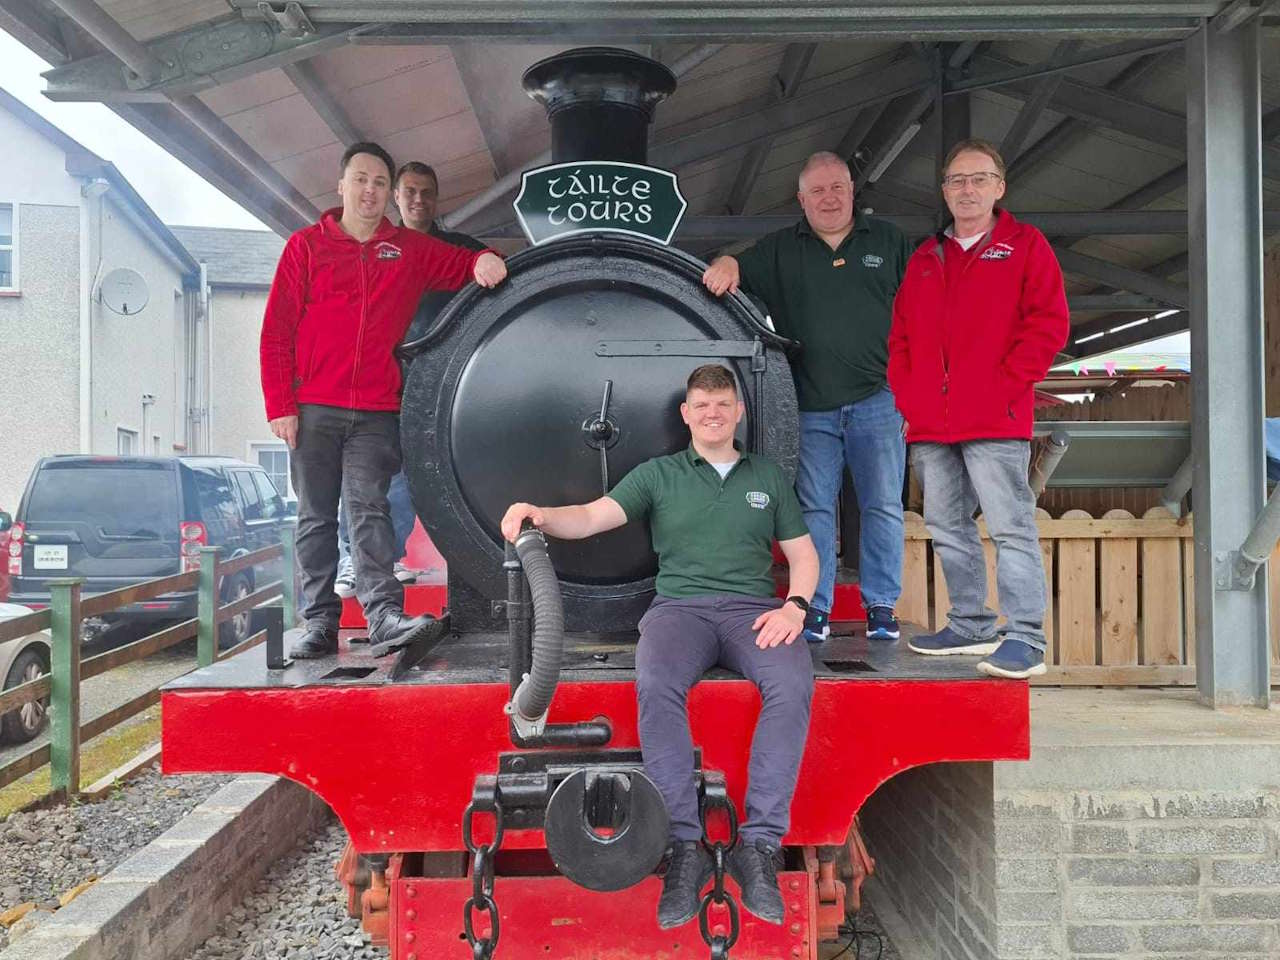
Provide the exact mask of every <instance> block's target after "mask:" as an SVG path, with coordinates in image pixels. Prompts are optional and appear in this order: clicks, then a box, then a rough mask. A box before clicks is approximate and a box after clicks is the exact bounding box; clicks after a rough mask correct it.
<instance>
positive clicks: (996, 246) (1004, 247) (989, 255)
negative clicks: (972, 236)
mask: <svg viewBox="0 0 1280 960" xmlns="http://www.w3.org/2000/svg"><path fill="white" fill-rule="evenodd" d="M1011 256H1013V247H1011V246H1009V244H1007V243H993V244H992V245H991V246H989V247H988V248H987V249H986V250H983V251H982V256H980V257H979V258H978V259H979V260H1008V259H1009V258H1010V257H1011Z"/></svg>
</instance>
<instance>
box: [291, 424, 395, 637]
mask: <svg viewBox="0 0 1280 960" xmlns="http://www.w3.org/2000/svg"><path fill="white" fill-rule="evenodd" d="M289 469H290V472H291V474H292V477H293V489H294V490H295V491H296V492H297V494H298V535H297V541H298V551H297V552H298V567H299V569H300V571H301V574H302V604H301V609H300V610H299V613H300V614H301V615H302V618H303V619H304V620H305V621H306V624H307V626H308V627H312V628H316V627H318V628H322V629H326V630H337V629H338V619H339V617H340V615H341V613H342V601H341V600H339V599H338V595H337V594H336V593H334V592H333V581H334V578H335V577H336V576H337V571H338V500H339V498H341V499H342V501H343V502H344V503H345V504H346V509H347V513H348V519H349V520H350V523H351V553H352V556H353V557H354V559H355V567H356V596H357V597H359V598H360V605H361V606H362V607H363V608H364V613H365V618H366V619H367V620H368V621H369V626H370V629H376V627H377V624H378V623H379V622H380V621H381V620H382V618H383V617H385V616H387V615H388V614H390V613H399V612H400V611H401V610H402V609H403V606H404V588H403V587H402V586H401V585H400V582H399V581H398V580H396V577H395V573H394V569H395V561H396V553H397V545H396V543H395V534H394V533H393V531H392V527H391V508H390V507H389V506H388V504H387V487H388V486H389V485H390V483H391V478H392V477H393V476H394V475H395V474H396V472H397V471H398V470H399V469H400V415H399V414H398V413H388V412H381V411H370V410H347V409H345V408H343V407H325V406H320V405H318V404H303V405H302V407H301V409H300V410H299V412H298V446H297V448H296V449H295V450H294V451H293V455H292V456H291V457H290V458H289Z"/></svg>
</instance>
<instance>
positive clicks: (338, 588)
mask: <svg viewBox="0 0 1280 960" xmlns="http://www.w3.org/2000/svg"><path fill="white" fill-rule="evenodd" d="M333 592H334V593H336V594H337V595H338V596H339V597H341V598H342V599H343V600H345V599H347V598H348V597H354V596H355V595H356V565H355V564H354V563H352V562H351V558H350V557H344V558H343V559H342V560H340V561H339V562H338V577H337V579H336V580H334V581H333Z"/></svg>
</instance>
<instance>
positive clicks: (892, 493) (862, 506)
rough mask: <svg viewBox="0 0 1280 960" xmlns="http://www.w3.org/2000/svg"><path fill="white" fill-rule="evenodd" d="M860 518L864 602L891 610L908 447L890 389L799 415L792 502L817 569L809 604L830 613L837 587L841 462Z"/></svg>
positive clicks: (898, 570) (897, 580) (898, 574)
mask: <svg viewBox="0 0 1280 960" xmlns="http://www.w3.org/2000/svg"><path fill="white" fill-rule="evenodd" d="M846 463H847V464H848V465H849V473H850V474H851V475H852V476H853V489H854V492H856V493H857V495H858V509H859V511H860V512H861V514H862V524H861V536H860V537H859V545H858V546H859V549H858V579H859V585H860V586H861V588H862V601H863V603H864V604H865V605H866V606H867V608H868V609H870V608H871V607H893V605H894V604H895V603H897V602H898V594H899V593H901V592H902V546H903V527H902V482H903V477H904V476H905V474H906V468H907V444H906V441H905V440H904V439H903V437H902V416H901V415H900V414H899V413H898V411H897V408H896V407H895V406H894V404H893V394H892V393H891V392H890V391H889V388H888V387H885V388H884V389H883V390H877V391H876V392H875V393H873V394H872V395H871V396H869V397H866V398H864V399H862V400H859V401H858V402H857V403H850V404H846V405H845V406H843V407H840V408H839V409H836V410H821V411H817V412H805V411H801V413H800V463H799V466H798V468H797V470H796V496H797V497H799V499H800V506H801V508H802V509H803V510H804V521H805V523H806V524H807V525H808V527H809V535H810V536H811V537H813V545H814V546H815V547H816V548H817V550H818V561H819V563H820V564H821V566H820V570H819V573H818V590H817V592H816V593H815V594H814V595H813V605H814V606H815V607H817V608H819V609H820V610H825V611H830V610H831V602H832V598H833V597H834V595H835V586H836V501H837V500H838V499H839V497H840V484H841V481H842V479H843V477H844V467H845V464H846Z"/></svg>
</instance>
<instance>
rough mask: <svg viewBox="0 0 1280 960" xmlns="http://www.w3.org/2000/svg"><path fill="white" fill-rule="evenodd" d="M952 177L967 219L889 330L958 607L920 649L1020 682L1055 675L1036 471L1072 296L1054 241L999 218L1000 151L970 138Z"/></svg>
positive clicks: (939, 247)
mask: <svg viewBox="0 0 1280 960" xmlns="http://www.w3.org/2000/svg"><path fill="white" fill-rule="evenodd" d="M943 170H944V175H943V177H942V195H943V197H944V199H945V200H946V202H947V207H948V208H949V209H950V210H951V215H952V217H953V218H954V220H953V222H952V224H951V226H949V227H947V228H946V229H945V230H944V231H942V232H940V233H939V234H937V236H935V237H932V238H930V239H929V240H928V241H926V242H925V243H924V244H922V245H921V246H920V247H919V249H917V250H916V252H915V253H914V254H913V255H912V257H911V259H910V260H909V261H908V263H907V270H906V275H905V276H904V277H903V280H902V286H901V287H899V289H898V295H897V298H896V299H895V301H894V308H893V326H892V329H891V331H890V333H889V371H888V376H889V386H890V387H891V388H892V389H893V393H894V396H895V397H896V398H897V402H898V410H899V411H900V412H901V413H902V416H903V418H904V419H905V420H906V421H907V440H908V441H910V442H911V444H912V447H911V462H912V464H913V465H914V467H915V470H916V476H917V477H918V478H919V480H920V484H921V486H922V487H923V489H924V520H925V524H926V526H928V528H929V532H930V533H931V534H932V535H933V546H934V549H935V550H936V551H937V552H938V557H939V558H940V559H941V561H942V572H943V574H944V575H945V576H946V578H947V592H948V594H949V595H950V597H951V611H950V613H949V615H948V621H949V622H948V624H947V626H945V627H944V628H943V629H942V630H940V631H938V632H937V633H934V634H926V635H922V636H918V637H916V638H915V639H914V640H912V641H911V642H910V644H909V646H910V648H911V649H912V650H914V651H915V652H916V653H923V654H930V655H935V656H937V655H946V654H977V655H984V656H986V659H984V660H983V661H981V662H980V663H979V664H978V669H979V670H980V671H981V672H983V673H986V674H990V675H992V676H999V677H1013V678H1018V679H1021V678H1026V677H1029V676H1033V675H1036V674H1042V673H1044V672H1045V666H1044V650H1045V641H1044V610H1045V583H1044V566H1043V562H1042V561H1041V558H1040V541H1039V534H1038V532H1037V530H1036V521H1035V496H1034V495H1033V494H1032V493H1031V488H1030V486H1029V485H1028V483H1027V468H1028V465H1029V464H1028V461H1029V459H1030V450H1031V444H1030V440H1031V426H1032V424H1031V416H1032V406H1033V395H1034V386H1035V383H1036V381H1037V380H1040V379H1042V378H1043V377H1044V375H1045V374H1046V373H1047V372H1048V370H1049V366H1050V364H1051V363H1052V362H1053V358H1054V355H1055V354H1056V353H1057V352H1058V351H1059V350H1060V349H1061V348H1062V346H1063V344H1065V343H1066V339H1067V329H1068V324H1069V316H1068V313H1067V295H1066V291H1065V289H1064V288H1063V285H1062V270H1061V269H1060V268H1059V266H1058V261H1057V259H1056V258H1055V257H1054V255H1053V250H1052V248H1051V247H1050V246H1049V242H1048V240H1046V239H1045V237H1044V235H1043V234H1042V233H1041V232H1040V231H1039V230H1037V229H1036V228H1035V227H1032V226H1029V225H1027V224H1023V223H1019V222H1018V221H1017V220H1015V219H1014V218H1013V217H1012V216H1011V215H1010V214H1009V212H1008V211H1006V210H1002V209H999V208H997V207H996V203H997V202H998V201H999V200H1000V198H1001V197H1003V196H1004V190H1005V184H1004V170H1005V167H1004V161H1003V160H1002V159H1001V157H1000V153H999V151H997V150H996V148H995V147H994V146H992V145H991V144H990V143H988V142H986V141H985V140H963V141H961V142H960V143H957V144H956V145H955V146H954V147H952V148H951V152H950V153H949V154H948V155H947V159H946V163H945V164H944V165H943ZM979 507H981V508H982V515H983V518H984V519H985V520H986V523H987V530H988V532H989V533H990V535H991V539H992V540H994V541H995V544H996V557H997V560H996V580H997V586H998V587H999V598H1000V607H1001V610H1002V611H1003V613H1004V615H1005V617H1006V623H1005V625H1004V626H1003V627H1002V628H1001V629H1000V630H999V631H997V630H996V613H995V612H994V611H992V610H990V609H989V608H988V607H987V605H986V595H987V582H986V580H987V578H986V563H985V560H984V557H983V552H982V541H981V540H980V539H979V537H978V527H977V524H976V523H975V522H974V519H973V515H974V511H975V510H976V509H978V508H979Z"/></svg>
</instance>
